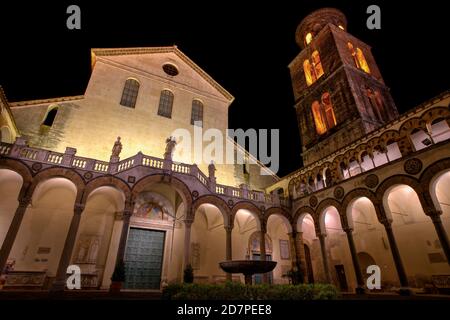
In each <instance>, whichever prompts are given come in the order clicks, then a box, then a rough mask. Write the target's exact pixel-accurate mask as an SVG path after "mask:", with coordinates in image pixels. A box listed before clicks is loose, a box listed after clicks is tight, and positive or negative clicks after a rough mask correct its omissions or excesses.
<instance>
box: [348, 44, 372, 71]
mask: <svg viewBox="0 0 450 320" xmlns="http://www.w3.org/2000/svg"><path fill="white" fill-rule="evenodd" d="M347 46H348V49H349V51H350V54H351V55H352V57H353V62H354V63H355V66H356V67H357V68H358V69H361V70H363V71H364V72H366V73H370V69H369V65H368V64H367V60H366V57H365V56H364V53H363V52H362V50H361V49H360V48H356V49H355V48H354V47H353V44H351V43H350V42H348V43H347Z"/></svg>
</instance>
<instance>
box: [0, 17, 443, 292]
mask: <svg viewBox="0 0 450 320" xmlns="http://www.w3.org/2000/svg"><path fill="white" fill-rule="evenodd" d="M346 30H347V21H346V18H345V16H344V15H343V14H342V13H341V12H340V11H338V10H336V9H330V8H325V9H320V10H317V11H315V12H313V13H311V14H310V15H308V16H307V17H306V18H304V19H303V21H302V22H301V23H300V25H299V27H298V28H297V31H296V41H297V43H298V45H299V47H300V52H299V54H298V55H297V56H296V57H295V58H294V60H293V61H292V62H291V63H290V64H289V70H290V74H291V79H292V86H293V91H294V98H295V103H294V105H295V109H296V114H297V120H298V125H299V130H300V135H301V139H302V150H301V154H302V157H303V160H304V166H303V167H302V168H300V169H298V170H296V171H295V172H293V173H291V174H289V175H287V176H285V177H283V178H279V177H277V176H276V175H275V174H273V173H272V172H271V171H270V170H269V169H268V168H266V167H264V165H263V164H261V163H260V162H258V161H257V160H256V159H255V158H253V156H252V155H251V154H249V153H248V152H247V151H246V150H245V149H243V148H241V147H239V146H238V145H237V144H235V143H234V141H228V140H229V139H225V140H226V141H222V143H223V144H224V145H226V144H232V145H234V147H235V148H234V152H235V157H237V156H241V157H242V158H244V159H246V161H245V163H243V164H213V163H196V160H195V159H194V157H193V153H192V152H184V153H180V152H176V150H177V147H176V143H175V141H174V140H173V139H172V138H171V135H172V133H173V132H174V131H175V130H177V129H180V128H182V129H185V130H187V131H188V132H192V133H193V134H194V132H195V130H197V129H199V127H201V129H202V130H207V129H211V128H213V129H217V130H218V131H219V132H222V133H223V135H224V136H225V137H226V136H227V135H226V130H227V127H228V107H229V105H230V104H231V103H232V102H233V99H234V98H233V96H232V95H231V94H230V93H229V92H228V91H226V90H225V89H224V88H223V87H222V86H221V85H220V84H218V83H217V82H216V81H215V80H214V79H212V78H211V77H210V76H209V75H208V74H207V73H206V72H204V71H203V70H202V69H201V68H200V67H199V66H198V65H196V64H195V63H194V62H193V61H192V60H191V59H189V58H188V57H187V56H186V55H184V54H183V53H182V52H181V50H179V49H178V48H177V47H175V46H174V47H155V48H117V49H92V50H91V55H92V74H91V77H90V80H89V83H88V86H87V88H86V91H85V93H84V94H83V95H81V96H75V97H61V98H56V99H47V100H34V101H24V102H8V100H7V99H6V96H5V94H4V93H3V92H0V107H1V118H0V130H1V131H0V132H1V136H0V137H1V144H0V195H1V196H0V221H1V222H0V244H1V250H0V270H3V275H2V287H3V289H4V290H13V289H24V288H25V289H30V290H31V289H44V290H52V291H61V290H64V289H65V286H66V278H67V268H68V267H69V266H70V265H77V266H78V267H80V269H81V279H82V288H84V289H93V290H103V289H105V290H106V289H108V288H109V287H110V285H111V275H112V274H113V271H114V269H115V267H116V266H117V265H118V263H119V262H120V261H124V263H125V274H126V280H125V283H124V289H126V290H160V289H161V288H162V287H163V286H164V285H166V284H168V283H172V282H181V281H183V273H184V270H185V268H186V267H187V266H188V265H191V266H192V268H193V270H194V281H195V282H206V283H221V282H224V281H226V280H232V281H243V280H244V279H243V276H240V275H238V274H233V275H232V274H227V273H225V272H223V271H222V270H221V269H220V267H219V263H220V262H222V261H226V260H252V259H253V260H260V259H261V260H274V261H277V266H276V268H275V269H274V270H273V272H271V273H270V274H268V275H266V276H262V275H255V276H254V281H255V282H269V283H288V282H289V281H290V280H289V277H288V274H289V273H290V271H291V270H300V271H301V275H302V278H303V281H304V282H309V283H323V282H328V283H333V284H335V285H336V286H337V287H339V288H340V290H341V291H343V292H354V291H358V292H362V291H364V290H365V289H366V279H367V277H368V276H369V274H368V273H367V267H368V266H371V265H376V266H378V267H379V268H380V271H381V289H380V290H383V291H390V290H399V289H400V290H403V291H404V292H406V291H411V290H415V291H424V292H434V293H435V292H442V291H445V290H448V289H449V287H450V285H449V281H450V266H449V261H450V246H449V240H448V233H449V232H450V192H449V190H450V148H449V146H450V145H449V138H450V126H449V125H450V109H449V106H450V92H448V91H447V92H444V93H442V94H440V95H439V96H437V97H434V98H432V99H430V100H429V101H426V102H424V103H422V104H421V105H419V106H417V107H415V108H413V109H411V110H410V111H408V112H406V113H405V114H402V115H399V113H398V111H397V108H396V106H395V103H394V100H393V99H392V97H391V95H390V92H389V89H388V87H387V86H386V84H385V83H384V81H383V78H382V75H381V73H380V71H379V69H378V67H377V64H376V61H375V58H374V57H373V55H372V53H371V50H370V47H369V46H368V45H367V44H365V43H364V42H363V41H361V40H360V39H357V38H355V37H354V36H352V35H351V34H349V33H348V32H347V31H346ZM249 159H250V160H252V161H248V160H249Z"/></svg>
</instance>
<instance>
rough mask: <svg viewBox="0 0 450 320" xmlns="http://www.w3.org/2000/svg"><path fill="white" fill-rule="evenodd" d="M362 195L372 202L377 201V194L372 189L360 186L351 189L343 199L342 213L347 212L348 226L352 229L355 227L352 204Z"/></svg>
mask: <svg viewBox="0 0 450 320" xmlns="http://www.w3.org/2000/svg"><path fill="white" fill-rule="evenodd" d="M362 197H365V198H368V199H369V200H370V201H371V202H372V204H374V203H376V201H377V200H376V196H375V194H374V193H373V192H372V191H370V190H367V189H364V188H358V189H354V190H352V191H350V192H349V193H348V194H347V195H346V196H345V197H344V199H343V200H342V204H341V207H342V211H343V212H342V214H344V213H345V217H346V222H347V224H348V227H350V228H351V229H353V227H354V225H353V218H352V205H353V203H354V202H355V201H356V200H358V199H359V198H362Z"/></svg>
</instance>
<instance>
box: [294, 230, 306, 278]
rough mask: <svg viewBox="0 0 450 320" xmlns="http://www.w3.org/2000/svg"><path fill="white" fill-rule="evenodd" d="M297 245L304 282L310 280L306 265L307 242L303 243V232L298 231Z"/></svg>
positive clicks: (296, 236)
mask: <svg viewBox="0 0 450 320" xmlns="http://www.w3.org/2000/svg"><path fill="white" fill-rule="evenodd" d="M295 245H296V249H297V250H296V251H297V259H298V265H299V268H300V270H301V271H302V273H303V282H304V283H307V282H308V267H307V266H306V254H305V244H304V243H303V232H296V235H295Z"/></svg>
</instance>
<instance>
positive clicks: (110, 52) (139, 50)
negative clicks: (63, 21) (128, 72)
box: [91, 45, 234, 104]
mask: <svg viewBox="0 0 450 320" xmlns="http://www.w3.org/2000/svg"><path fill="white" fill-rule="evenodd" d="M152 53H174V54H176V55H177V56H178V57H179V58H180V59H181V60H183V61H184V62H185V63H186V64H188V65H189V66H190V67H191V68H192V69H194V70H195V71H196V72H197V73H198V74H200V76H202V78H204V79H205V80H206V81H207V82H208V83H209V84H210V85H212V86H213V87H214V88H215V89H217V90H218V91H219V92H220V93H221V94H222V95H223V96H224V97H225V98H226V99H227V100H228V101H229V102H230V104H231V103H232V102H233V101H234V97H233V96H232V95H231V93H229V92H228V91H227V90H226V89H225V88H224V87H222V86H221V85H220V84H219V83H218V82H217V81H215V80H214V79H213V78H212V77H211V76H210V75H209V74H207V73H206V72H205V71H204V70H203V69H202V68H200V67H199V66H198V65H197V64H196V63H195V62H194V61H192V60H191V59H190V58H189V57H188V56H186V55H185V54H184V53H183V52H182V51H181V50H180V49H178V47H177V46H176V45H174V46H167V47H133V48H92V49H91V59H92V61H91V63H92V65H94V64H95V57H96V56H121V55H132V54H152Z"/></svg>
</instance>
